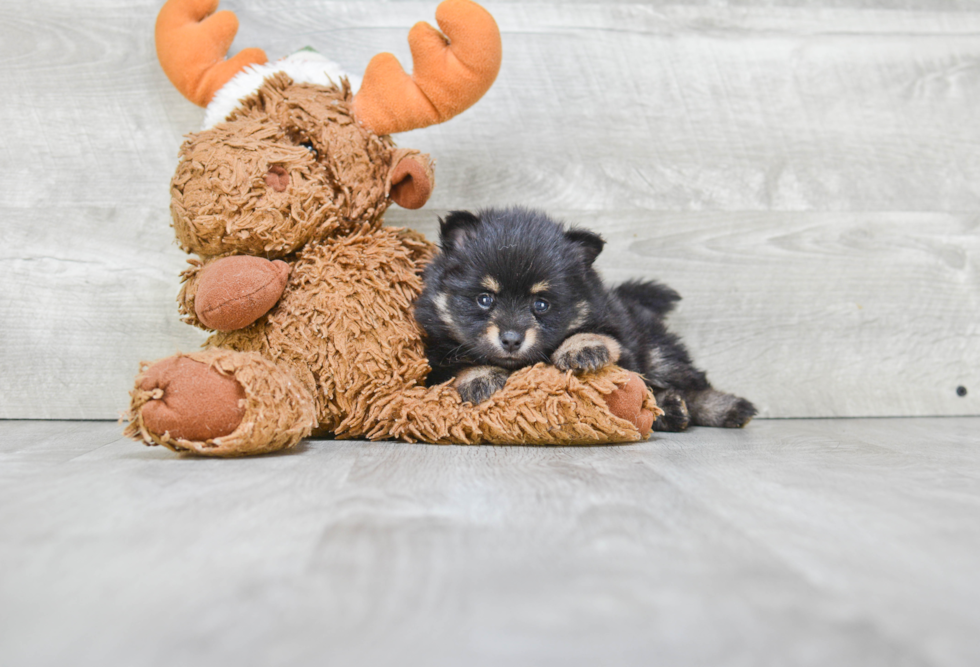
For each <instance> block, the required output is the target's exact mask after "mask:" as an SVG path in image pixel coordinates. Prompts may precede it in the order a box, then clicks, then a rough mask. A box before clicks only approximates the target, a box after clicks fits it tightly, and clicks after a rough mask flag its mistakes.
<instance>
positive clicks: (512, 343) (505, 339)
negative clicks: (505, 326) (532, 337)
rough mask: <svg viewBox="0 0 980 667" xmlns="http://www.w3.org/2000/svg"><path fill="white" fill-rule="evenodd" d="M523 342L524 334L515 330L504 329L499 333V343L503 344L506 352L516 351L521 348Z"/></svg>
mask: <svg viewBox="0 0 980 667" xmlns="http://www.w3.org/2000/svg"><path fill="white" fill-rule="evenodd" d="M523 342H524V336H522V335H521V334H519V333H517V332H516V331H505V332H503V333H502V334H500V344H501V345H503V346H504V349H505V350H507V351H508V352H517V351H518V350H519V349H520V348H521V344H522V343H523Z"/></svg>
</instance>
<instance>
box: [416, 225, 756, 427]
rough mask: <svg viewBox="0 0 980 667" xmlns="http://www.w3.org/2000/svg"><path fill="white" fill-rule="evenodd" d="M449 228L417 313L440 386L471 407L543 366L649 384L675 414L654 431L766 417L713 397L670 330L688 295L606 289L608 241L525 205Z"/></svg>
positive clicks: (653, 288) (649, 287)
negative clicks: (512, 377) (606, 371)
mask: <svg viewBox="0 0 980 667" xmlns="http://www.w3.org/2000/svg"><path fill="white" fill-rule="evenodd" d="M440 223H441V227H440V245H441V248H442V252H441V253H440V254H439V255H438V256H436V258H435V259H434V260H433V261H432V263H431V264H430V265H429V266H428V267H427V268H426V270H425V276H424V282H425V288H424V290H423V292H422V295H421V296H420V297H419V300H418V302H417V304H416V307H415V318H416V320H418V323H419V324H420V325H421V327H422V329H423V331H424V333H425V342H426V348H427V354H428V358H429V365H430V366H432V373H431V374H430V375H429V384H437V383H441V382H445V381H447V380H449V379H451V378H456V379H455V387H456V389H457V390H458V391H459V393H460V396H462V398H463V400H466V401H471V402H473V403H479V402H481V401H484V400H486V399H487V398H489V397H490V396H491V395H492V394H493V393H494V392H495V391H497V390H498V389H500V388H501V387H503V386H504V383H505V382H506V380H507V376H508V375H509V374H510V373H511V372H512V371H514V370H516V369H518V368H521V367H523V366H529V365H531V364H534V363H536V362H539V361H544V362H550V363H553V364H554V365H555V366H557V367H558V368H559V369H562V370H571V371H574V372H576V373H581V372H587V371H593V370H597V369H599V368H602V367H603V366H605V365H607V364H619V365H620V366H622V367H623V368H626V369H628V370H631V371H635V372H637V373H639V374H640V375H641V376H643V378H644V379H645V380H646V383H647V384H648V385H649V386H650V387H651V388H652V389H653V391H654V393H655V395H656V397H657V402H658V403H659V404H660V407H661V408H662V409H663V410H664V411H665V412H666V414H664V415H663V416H661V417H660V418H659V419H658V420H657V422H656V423H655V424H654V429H657V430H662V431H680V430H683V429H685V428H687V426H688V424H689V423H693V424H697V425H702V426H725V427H735V428H737V427H741V426H744V425H745V424H747V423H748V421H749V420H750V419H751V418H752V417H753V416H754V415H755V413H756V410H755V407H754V406H753V405H752V404H751V403H749V402H748V401H747V400H745V399H744V398H739V397H737V396H733V395H732V394H726V393H723V392H720V391H717V390H715V389H713V388H712V387H711V385H710V384H709V383H708V380H707V378H706V377H705V374H704V372H702V371H700V370H698V369H697V368H695V367H694V365H693V364H692V363H691V358H690V356H689V354H688V352H687V350H686V349H685V347H684V345H683V344H682V343H681V342H680V339H679V338H678V337H677V336H675V335H674V334H672V333H670V332H668V331H667V329H666V327H665V326H664V317H665V316H666V315H667V313H668V312H669V311H670V310H671V308H673V306H674V303H675V302H676V301H678V300H679V299H680V296H679V295H678V294H677V292H675V291H674V290H672V289H670V288H669V287H666V286H664V285H660V284H657V283H655V282H628V283H625V284H623V285H620V286H619V287H617V288H615V289H613V290H609V289H607V288H606V287H605V286H604V285H603V283H602V280H601V279H600V278H599V275H598V274H597V273H596V271H595V269H594V268H593V267H592V264H593V262H594V261H595V258H596V257H597V256H598V255H599V253H600V252H601V251H602V247H603V245H604V241H603V240H602V238H601V237H599V236H598V235H596V234H594V233H592V232H590V231H587V230H584V229H569V230H566V229H565V228H564V227H563V226H562V225H561V224H559V223H557V222H555V221H553V220H551V219H550V218H548V217H547V216H546V215H545V214H543V213H541V212H538V211H533V210H529V209H524V208H507V209H488V210H484V211H481V212H480V213H479V215H473V214H472V213H468V212H464V211H454V212H453V213H451V214H450V215H449V216H448V217H446V218H445V219H444V220H441V221H440Z"/></svg>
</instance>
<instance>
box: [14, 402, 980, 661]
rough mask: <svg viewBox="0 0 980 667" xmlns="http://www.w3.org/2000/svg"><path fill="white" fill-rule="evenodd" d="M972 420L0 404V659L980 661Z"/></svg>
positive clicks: (978, 496)
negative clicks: (258, 452) (244, 447)
mask: <svg viewBox="0 0 980 667" xmlns="http://www.w3.org/2000/svg"><path fill="white" fill-rule="evenodd" d="M978 433H980V418H945V419H936V418H932V419H905V420H888V419H880V420H810V421H806V420H800V421H777V420H762V421H756V422H754V423H753V424H751V425H750V426H749V427H748V428H747V429H745V430H744V431H737V432H736V431H724V430H713V429H696V430H692V431H691V432H689V433H685V434H676V435H663V436H660V437H658V438H656V439H654V440H651V441H649V442H646V443H642V444H638V445H633V446H626V447H597V448H560V449H547V448H539V449H535V448H526V447H501V448H494V447H438V446H431V445H405V444H398V443H370V444H369V443H360V442H334V441H324V440H320V441H310V442H308V443H304V444H303V445H301V446H300V447H299V448H298V449H297V450H294V451H292V452H289V453H286V454H281V455H273V456H266V457H259V458H252V459H246V460H232V461H215V460H203V459H194V458H182V457H179V456H177V455H174V454H172V453H171V452H168V451H166V450H163V449H160V448H146V447H144V446H142V445H140V444H137V443H134V442H131V441H128V440H124V439H122V438H121V437H120V427H119V426H118V425H117V424H115V423H107V422H29V421H7V422H2V421H0V665H5V666H18V667H19V666H22V665H59V666H60V665H66V664H71V665H74V666H81V665H100V666H105V665H126V666H127V667H138V666H142V665H160V666H164V665H166V666H168V667H169V666H172V665H205V664H207V665H226V664H227V665H236V666H242V665H259V664H261V665H287V664H288V665H296V664H319V665H323V664H330V665H385V664H392V665H395V664H397V665H414V664H422V665H454V666H458V665H500V664H515V665H654V664H660V665H745V666H746V667H750V666H751V667H758V666H760V665H774V666H775V665H779V666H784V665H821V666H825V665H835V666H842V665H844V666H846V665H855V666H860V667H868V666H874V665H882V666H886V665H887V666H889V667H891V666H894V665H963V666H967V665H976V664H980V639H978V638H980V609H978V605H977V600H978V599H980V567H978V565H980V520H978V519H980V446H978V437H977V434H978Z"/></svg>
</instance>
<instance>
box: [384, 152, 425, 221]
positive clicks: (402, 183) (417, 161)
mask: <svg viewBox="0 0 980 667" xmlns="http://www.w3.org/2000/svg"><path fill="white" fill-rule="evenodd" d="M388 181H389V183H390V186H389V187H390V189H389V191H388V194H389V196H390V197H391V199H392V201H394V202H395V203H396V204H398V205H399V206H401V207H404V208H422V207H423V206H425V202H427V201H429V195H431V194H432V188H434V187H435V185H436V179H435V175H434V174H433V173H432V162H431V160H429V156H428V155H425V154H424V153H412V154H409V155H405V154H403V155H402V156H401V157H400V159H398V160H397V162H395V163H394V165H393V166H392V168H391V172H390V173H389V176H388Z"/></svg>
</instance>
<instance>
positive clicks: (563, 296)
mask: <svg viewBox="0 0 980 667" xmlns="http://www.w3.org/2000/svg"><path fill="white" fill-rule="evenodd" d="M440 222H441V227H440V242H441V246H442V254H441V256H440V258H439V260H438V261H439V262H440V263H441V269H442V270H441V279H440V281H439V285H438V286H437V288H436V292H435V294H434V295H433V299H434V302H435V305H436V310H437V312H438V317H439V318H440V319H441V321H442V323H443V324H444V325H445V326H446V328H447V329H448V331H449V333H450V335H451V336H452V337H453V338H454V339H455V340H456V341H457V342H459V343H460V344H461V345H463V346H465V347H466V350H465V351H466V354H467V356H468V357H470V358H471V359H473V360H474V361H476V362H477V363H481V364H490V365H494V366H501V367H504V368H509V369H514V368H520V367H522V366H527V365H530V364H533V363H536V362H538V361H547V360H548V358H549V356H550V355H551V353H552V352H553V351H554V350H555V349H556V348H557V347H558V346H559V345H561V343H562V341H563V340H564V339H565V338H566V337H567V336H568V335H569V334H570V333H571V332H572V331H573V330H574V329H575V328H576V327H579V326H581V325H582V324H583V323H584V321H585V318H587V317H588V314H589V313H588V310H589V299H588V295H589V294H590V293H591V290H592V289H593V286H595V285H598V284H599V280H598V277H597V276H596V274H595V272H594V270H593V269H592V263H593V262H594V261H595V258H596V256H598V254H599V253H600V252H601V250H602V246H603V240H602V239H601V238H600V237H599V236H597V235H596V234H593V233H592V232H588V231H584V230H569V231H566V230H565V229H564V227H563V226H562V225H561V224H559V223H557V222H554V221H553V220H551V219H549V218H548V217H547V216H545V215H544V214H543V213H540V212H536V211H531V210H527V209H523V208H510V209H490V210H485V211H481V212H480V213H479V215H474V214H472V213H468V212H463V211H455V212H453V213H452V214H450V215H449V216H448V217H446V218H445V219H444V220H441V221H440Z"/></svg>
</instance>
